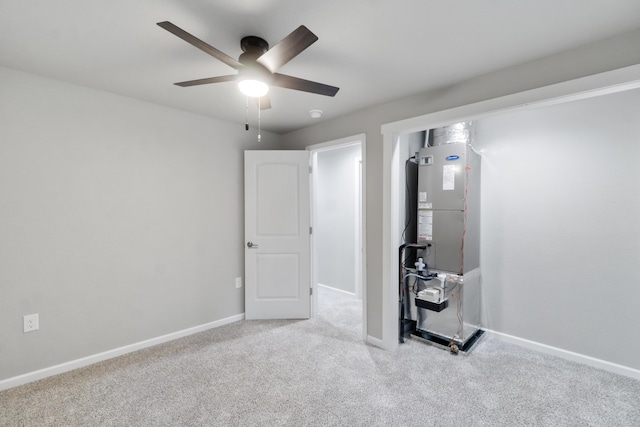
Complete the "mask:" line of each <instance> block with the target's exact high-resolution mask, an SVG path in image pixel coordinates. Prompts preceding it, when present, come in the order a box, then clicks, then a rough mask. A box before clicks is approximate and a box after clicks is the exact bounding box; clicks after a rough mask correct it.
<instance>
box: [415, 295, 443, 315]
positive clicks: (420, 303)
mask: <svg viewBox="0 0 640 427" xmlns="http://www.w3.org/2000/svg"><path fill="white" fill-rule="evenodd" d="M416 307H421V308H426V309H427V310H431V311H437V312H440V311H442V310H444V309H445V308H447V307H449V300H448V299H446V300H444V301H442V302H441V303H435V302H429V301H425V300H423V299H420V298H416Z"/></svg>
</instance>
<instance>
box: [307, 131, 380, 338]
mask: <svg viewBox="0 0 640 427" xmlns="http://www.w3.org/2000/svg"><path fill="white" fill-rule="evenodd" d="M352 145H360V153H361V157H360V158H361V160H362V177H361V180H360V182H361V184H362V200H361V203H362V209H361V214H362V218H361V220H360V238H361V239H362V255H361V258H360V261H361V262H360V280H361V282H362V339H363V340H364V341H367V339H368V335H367V332H368V327H367V233H366V230H367V161H366V157H367V156H366V154H367V135H366V134H364V133H360V134H357V135H352V136H347V137H344V138H339V139H334V140H331V141H327V142H322V143H319V144H313V145H308V146H307V147H305V149H306V150H308V151H309V152H310V153H311V162H312V165H313V171H314V172H315V170H316V169H317V156H316V154H317V153H319V152H322V151H328V150H333V149H336V148H344V147H349V146H352ZM315 176H316V175H315V174H313V176H312V180H311V181H312V183H313V184H312V185H313V187H312V188H314V189H315V187H316V185H315V184H316V183H315ZM314 191H315V190H312V194H311V196H312V197H311V200H312V203H313V207H312V209H311V219H312V226H313V227H315V224H314V221H315V219H314V218H315V214H316V212H315V192H314ZM311 238H312V245H313V244H315V243H313V242H314V241H313V235H312V236H311ZM316 252H317V251H315V250H312V253H313V255H312V265H311V271H312V273H311V275H312V278H311V279H312V287H314V288H315V286H316V280H317V277H316V273H315V263H316V260H315V257H316V255H315V253H316ZM316 296H317V292H316V291H315V290H314V292H313V296H312V301H313V302H312V305H311V306H312V308H313V312H314V313H317V309H318V300H317V298H316ZM314 315H315V314H314Z"/></svg>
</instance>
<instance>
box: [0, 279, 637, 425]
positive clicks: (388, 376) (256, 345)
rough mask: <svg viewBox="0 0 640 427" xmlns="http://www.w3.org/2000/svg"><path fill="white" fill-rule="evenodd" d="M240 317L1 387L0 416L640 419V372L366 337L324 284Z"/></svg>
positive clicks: (344, 301)
mask: <svg viewBox="0 0 640 427" xmlns="http://www.w3.org/2000/svg"><path fill="white" fill-rule="evenodd" d="M319 311H320V314H319V316H318V317H316V318H314V319H311V320H305V321H243V322H237V323H234V324H231V325H227V326H224V327H221V328H217V329H213V330H209V331H206V332H202V333H199V334H196V335H192V336H189V337H186V338H182V339H179V340H176V341H172V342H170V343H165V344H162V345H158V346H155V347H152V348H149V349H145V350H141V351H138V352H136V353H131V354H128V355H125V356H121V357H118V358H115V359H111V360H109V361H105V362H102V363H98V364H96V365H93V366H90V367H87V368H82V369H78V370H76V371H72V372H68V373H65V374H62V375H58V376H55V377H50V378H47V379H44V380H41V381H38V382H35V383H31V384H27V385H25V386H21V387H16V388H14V389H10V390H6V391H4V392H0V426H63V425H64V426H462V425H464V426H494V425H495V426H529V425H530V426H636V427H637V426H640V381H636V380H633V379H629V378H626V377H622V376H618V375H614V374H611V373H608V372H604V371H600V370H597V369H594V368H591V367H588V366H584V365H580V364H577V363H573V362H568V361H565V360H563V359H559V358H555V357H552V356H548V355H545V354H540V353H536V352H533V351H530V350H527V349H523V348H520V347H518V346H514V345H512V344H507V343H504V342H501V341H499V340H495V339H492V338H484V339H483V340H482V341H481V342H480V343H479V344H478V345H477V347H476V348H475V349H474V350H473V352H472V353H471V354H469V355H459V356H453V355H451V354H450V353H449V352H447V351H443V350H440V349H438V348H435V347H432V346H429V345H426V344H423V343H421V342H417V341H412V340H409V341H408V343H407V344H404V345H402V346H401V347H400V348H399V349H398V351H396V352H394V353H389V352H385V351H383V350H380V349H377V348H375V347H371V346H369V345H366V344H364V343H363V342H362V332H361V312H360V303H359V301H356V300H355V299H353V298H350V297H348V296H344V295H342V294H340V293H337V292H335V291H331V290H327V289H322V290H321V294H320V310H319Z"/></svg>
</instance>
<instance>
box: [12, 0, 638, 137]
mask: <svg viewBox="0 0 640 427" xmlns="http://www.w3.org/2000/svg"><path fill="white" fill-rule="evenodd" d="M165 20H168V21H171V22H173V23H174V24H175V25H177V26H179V27H181V28H182V29H184V30H186V31H187V32H190V33H191V34H193V35H195V36H196V37H198V38H201V39H202V40H204V41H205V42H207V43H209V44H210V45H212V46H214V47H216V48H217V49H219V50H221V51H223V52H225V53H227V54H228V55H230V56H232V57H235V58H237V57H238V56H239V54H240V53H241V50H240V39H241V38H242V37H243V36H247V35H255V36H259V37H262V38H264V39H266V40H267V41H268V42H269V44H270V45H272V46H273V45H274V44H275V43H277V42H278V41H280V40H281V39H282V38H284V37H285V36H286V35H287V34H289V33H290V32H291V31H293V30H294V29H295V28H297V27H298V26H299V25H301V24H304V25H306V26H307V27H308V28H309V29H310V30H311V31H313V32H314V33H315V34H316V35H317V36H318V37H319V40H318V41H317V42H316V43H315V44H313V45H311V46H310V47H309V48H308V49H307V50H305V51H304V52H303V53H302V54H300V55H299V56H298V57H296V58H294V59H293V60H292V61H291V62H289V63H288V64H285V65H284V66H283V67H282V68H281V69H280V70H279V71H280V72H282V73H285V74H289V75H293V76H296V77H300V78H303V79H307V80H314V81H319V82H321V83H326V84H329V85H333V86H338V87H340V91H339V92H338V94H337V95H336V96H335V98H330V97H325V96H320V95H314V94H309V93H304V92H297V91H292V90H289V89H282V88H272V90H271V93H270V96H271V102H272V106H273V108H271V109H270V110H266V111H263V113H262V118H261V123H262V127H263V129H266V130H270V131H273V132H278V133H284V132H288V131H291V130H294V129H298V128H301V127H304V126H308V125H311V124H313V123H316V122H317V121H318V120H326V119H330V118H332V117H336V116H340V115H344V114H347V113H349V112H353V111H357V110H361V109H364V108H367V107H370V106H373V105H377V104H381V103H384V102H387V101H390V100H393V99H396V98H401V97H404V96H408V95H411V94H415V93H418V92H423V91H427V90H431V89H435V88H438V87H443V86H447V85H451V84H454V83H456V82H458V81H461V80H465V79H468V78H471V77H474V76H477V75H481V74H485V73H488V72H491V71H494V70H499V69H503V68H506V67H509V66H512V65H516V64H519V63H523V62H526V61H530V60H533V59H537V58H540V57H544V56H548V55H552V54H554V53H557V52H561V51H563V50H567V49H571V48H573V47H577V46H580V45H584V44H587V43H590V42H594V41H597V40H601V39H605V38H608V37H611V36H615V35H618V34H621V33H624V32H627V31H630V30H633V29H636V28H640V1H638V0H535V1H526V0H393V1H392V0H315V1H310V0H262V1H259V0H215V1H211V0H209V1H207V0H190V1H186V0H182V1H178V0H110V1H100V0H58V1H51V0H0V65H1V66H5V67H9V68H13V69H17V70H22V71H27V72H30V73H33V74H38V75H42V76H46V77H51V78H54V79H59V80H63V81H66V82H70V83H74V84H79V85H83V86H88V87H91V88H96V89H101V90H105V91H108V92H112V93H116V94H120V95H124V96H128V97H132V98H137V99H141V100H145V101H148V102H153V103H156V104H161V105H165V106H169V107H174V108H178V109H181V110H186V111H190V112H194V113H198V114H202V115H206V116H211V117H217V118H221V119H224V120H228V121H232V122H237V123H239V125H243V124H244V121H245V117H246V111H245V108H246V98H244V97H243V96H242V95H241V94H240V93H239V92H238V89H237V87H236V85H235V84H234V83H232V82H230V83H217V84H211V85H206V86H196V87H189V88H181V87H178V86H175V85H173V83H174V82H178V81H184V80H192V79H198V78H203V77H212V76H217V75H225V74H234V73H235V71H234V70H233V69H232V68H230V67H229V66H227V65H225V64H223V63H222V62H220V61H218V60H216V59H214V58H212V57H210V56H208V55H207V54H205V53H204V52H202V51H200V50H198V49H196V48H195V47H193V46H191V45H190V44H188V43H186V42H185V41H183V40H181V39H179V38H178V37H176V36H174V35H173V34H170V33H169V32H167V31H165V30H163V29H162V28H160V27H158V26H157V25H156V22H160V21H165ZM311 109H320V110H323V111H324V114H323V116H322V118H321V119H312V118H310V116H309V114H308V111H309V110H311ZM256 118H257V112H256V107H255V105H254V104H251V105H250V122H251V123H254V122H255V121H256Z"/></svg>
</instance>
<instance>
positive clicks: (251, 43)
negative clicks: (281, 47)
mask: <svg viewBox="0 0 640 427" xmlns="http://www.w3.org/2000/svg"><path fill="white" fill-rule="evenodd" d="M240 47H241V48H242V51H243V52H247V53H253V54H258V56H260V55H262V54H263V53H265V52H266V51H268V50H269V43H267V41H266V40H265V39H262V38H260V37H256V36H246V37H243V38H242V40H240Z"/></svg>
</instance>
